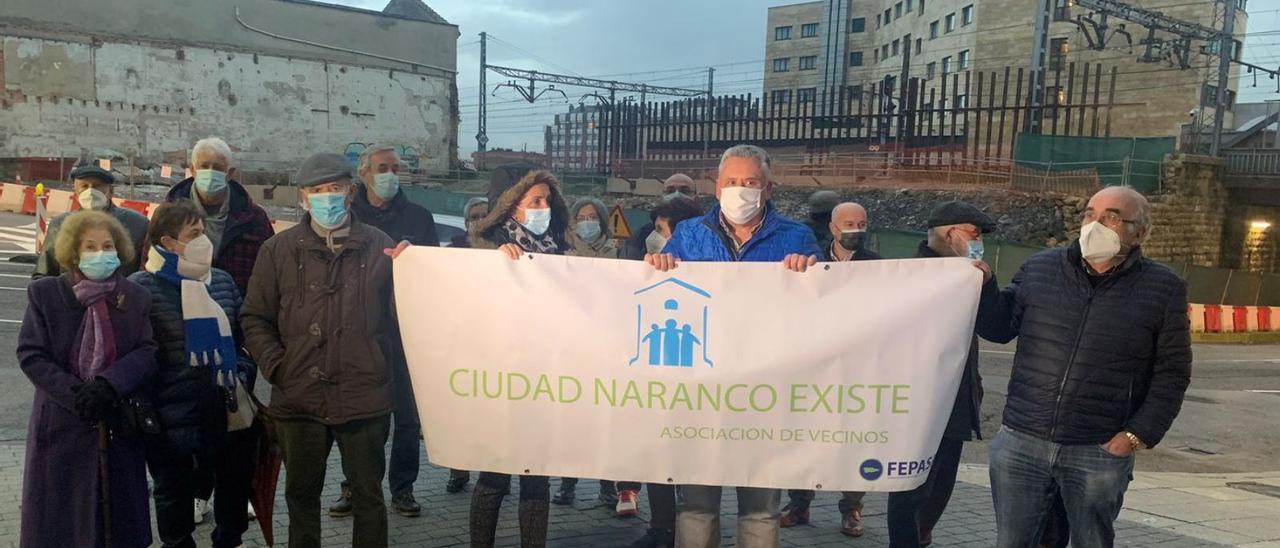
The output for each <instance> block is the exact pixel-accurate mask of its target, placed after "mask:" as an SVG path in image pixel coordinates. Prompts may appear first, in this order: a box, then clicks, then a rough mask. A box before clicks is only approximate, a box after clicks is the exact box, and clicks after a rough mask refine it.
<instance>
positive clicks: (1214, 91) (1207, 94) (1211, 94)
mask: <svg viewBox="0 0 1280 548" xmlns="http://www.w3.org/2000/svg"><path fill="white" fill-rule="evenodd" d="M1217 104H1218V86H1215V85H1213V84H1205V85H1204V90H1203V91H1201V92H1200V106H1205V107H1213V106H1216V105H1217ZM1235 106H1236V92H1234V91H1231V90H1227V110H1235Z"/></svg>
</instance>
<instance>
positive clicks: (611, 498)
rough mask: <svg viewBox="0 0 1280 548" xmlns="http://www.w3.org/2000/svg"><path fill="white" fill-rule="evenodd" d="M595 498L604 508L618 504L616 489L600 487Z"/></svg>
mask: <svg viewBox="0 0 1280 548" xmlns="http://www.w3.org/2000/svg"><path fill="white" fill-rule="evenodd" d="M597 498H598V499H599V500H600V504H602V505H604V507H605V508H613V507H615V506H617V505H618V491H617V490H615V489H600V496H599V497H597Z"/></svg>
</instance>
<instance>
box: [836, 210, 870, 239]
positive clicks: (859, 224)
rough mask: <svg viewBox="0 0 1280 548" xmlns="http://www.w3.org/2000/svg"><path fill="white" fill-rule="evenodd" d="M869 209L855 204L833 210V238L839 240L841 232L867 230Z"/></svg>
mask: <svg viewBox="0 0 1280 548" xmlns="http://www.w3.org/2000/svg"><path fill="white" fill-rule="evenodd" d="M867 224H868V223H867V208H865V207H862V205H861V204H857V203H854V202H845V203H842V204H839V205H837V206H836V207H835V209H832V210H831V236H832V237H834V238H836V239H839V238H840V233H841V232H850V231H854V230H866V229H867Z"/></svg>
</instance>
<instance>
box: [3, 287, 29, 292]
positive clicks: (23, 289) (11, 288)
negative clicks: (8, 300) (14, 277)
mask: <svg viewBox="0 0 1280 548" xmlns="http://www.w3.org/2000/svg"><path fill="white" fill-rule="evenodd" d="M0 289H3V290H5V291H26V288H23V287H0Z"/></svg>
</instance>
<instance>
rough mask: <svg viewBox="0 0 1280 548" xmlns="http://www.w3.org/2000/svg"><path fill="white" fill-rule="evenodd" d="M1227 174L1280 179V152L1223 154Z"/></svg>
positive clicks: (1246, 151) (1234, 151)
mask: <svg viewBox="0 0 1280 548" xmlns="http://www.w3.org/2000/svg"><path fill="white" fill-rule="evenodd" d="M1222 159H1223V160H1224V161H1226V163H1227V173H1230V174H1232V175H1262V176H1269V177H1277V178H1280V150H1266V149H1260V150H1228V151H1224V152H1223V153H1222Z"/></svg>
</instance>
